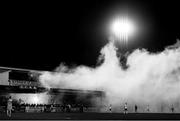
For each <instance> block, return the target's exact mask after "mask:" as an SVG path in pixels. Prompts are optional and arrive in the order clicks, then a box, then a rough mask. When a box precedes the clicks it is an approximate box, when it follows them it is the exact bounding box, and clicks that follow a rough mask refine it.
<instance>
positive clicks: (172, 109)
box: [171, 105, 174, 113]
mask: <svg viewBox="0 0 180 121" xmlns="http://www.w3.org/2000/svg"><path fill="white" fill-rule="evenodd" d="M171 111H172V113H174V106H173V105H172V106H171Z"/></svg>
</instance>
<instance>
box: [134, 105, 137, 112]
mask: <svg viewBox="0 0 180 121" xmlns="http://www.w3.org/2000/svg"><path fill="white" fill-rule="evenodd" d="M137 109H138V107H137V105H135V106H134V110H135V113H137Z"/></svg>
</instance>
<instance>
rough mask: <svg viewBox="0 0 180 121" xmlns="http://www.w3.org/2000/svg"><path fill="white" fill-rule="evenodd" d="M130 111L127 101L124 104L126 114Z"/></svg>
mask: <svg viewBox="0 0 180 121" xmlns="http://www.w3.org/2000/svg"><path fill="white" fill-rule="evenodd" d="M127 113H128V108H127V103H125V105H124V114H127Z"/></svg>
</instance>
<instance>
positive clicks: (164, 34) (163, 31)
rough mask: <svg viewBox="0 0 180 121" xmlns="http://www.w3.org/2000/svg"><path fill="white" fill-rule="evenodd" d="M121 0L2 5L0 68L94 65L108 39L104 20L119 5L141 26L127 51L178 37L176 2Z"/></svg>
mask: <svg viewBox="0 0 180 121" xmlns="http://www.w3.org/2000/svg"><path fill="white" fill-rule="evenodd" d="M124 1H125V2H124ZM124 1H120V0H119V1H118V0H108V1H105V0H83V1H75V0H74V1H69V0H68V1H61V2H38V3H37V2H34V3H32V2H25V3H22V2H19V3H17V2H12V3H11V2H7V3H2V4H1V5H2V6H3V8H2V11H1V12H2V14H1V46H0V50H1V56H0V57H1V58H0V66H7V67H16V68H27V69H35V70H52V69H54V68H55V67H57V66H58V65H59V64H60V63H62V62H64V63H66V64H67V65H70V66H72V65H87V66H95V65H96V61H97V58H98V56H99V52H100V49H101V48H102V47H103V46H104V45H105V44H106V43H107V42H108V41H107V34H106V33H107V31H106V29H107V27H106V25H107V22H108V21H109V20H110V17H112V16H113V14H114V13H118V10H119V8H121V7H122V6H126V10H128V11H129V13H130V15H132V17H135V18H136V19H137V20H139V24H138V25H139V26H141V27H143V28H146V32H142V34H139V35H137V36H136V37H135V38H134V39H135V40H136V41H137V42H135V43H131V45H130V46H129V50H132V49H135V48H146V49H148V50H149V51H151V52H157V51H162V50H163V48H164V47H165V46H167V45H171V44H173V43H175V42H176V38H180V34H179V33H180V24H179V21H180V19H179V16H180V14H179V4H178V1H177V2H174V1H172V0H171V1H162V2H160V1H159V2H157V0H149V1H147V0H144V1H140V0H132V1H133V2H132V1H130V0H129V1H128V0H124Z"/></svg>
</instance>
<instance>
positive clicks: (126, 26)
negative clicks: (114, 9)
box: [111, 17, 135, 43]
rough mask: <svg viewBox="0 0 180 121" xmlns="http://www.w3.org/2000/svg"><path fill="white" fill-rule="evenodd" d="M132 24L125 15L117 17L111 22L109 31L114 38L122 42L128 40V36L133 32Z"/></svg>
mask: <svg viewBox="0 0 180 121" xmlns="http://www.w3.org/2000/svg"><path fill="white" fill-rule="evenodd" d="M134 29H135V27H134V25H133V23H132V22H131V21H130V20H129V19H128V18H127V17H118V18H117V19H115V20H114V21H113V22H112V25H111V32H112V34H113V35H114V37H115V38H116V39H118V40H119V41H122V42H125V43H126V42H127V41H128V36H130V35H132V34H133V33H134Z"/></svg>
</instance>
